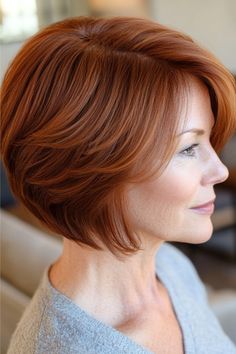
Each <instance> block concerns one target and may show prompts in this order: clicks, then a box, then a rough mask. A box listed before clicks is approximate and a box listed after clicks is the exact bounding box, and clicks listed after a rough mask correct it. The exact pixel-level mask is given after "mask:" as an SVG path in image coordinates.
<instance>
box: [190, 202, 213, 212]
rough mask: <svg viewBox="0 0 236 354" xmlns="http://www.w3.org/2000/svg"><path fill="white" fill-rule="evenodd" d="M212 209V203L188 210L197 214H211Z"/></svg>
mask: <svg viewBox="0 0 236 354" xmlns="http://www.w3.org/2000/svg"><path fill="white" fill-rule="evenodd" d="M214 208H215V204H214V202H209V203H207V204H204V205H200V206H198V207H195V208H190V209H191V210H193V211H194V212H196V213H198V214H213V212H214Z"/></svg>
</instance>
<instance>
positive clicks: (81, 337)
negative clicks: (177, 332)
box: [7, 243, 236, 354]
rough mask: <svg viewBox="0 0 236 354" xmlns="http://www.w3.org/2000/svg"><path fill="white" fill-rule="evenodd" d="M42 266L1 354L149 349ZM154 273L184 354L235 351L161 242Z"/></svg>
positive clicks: (119, 353)
mask: <svg viewBox="0 0 236 354" xmlns="http://www.w3.org/2000/svg"><path fill="white" fill-rule="evenodd" d="M48 269H49V268H47V269H45V272H44V274H43V277H42V279H41V282H40V284H39V286H38V288H37V290H36V292H35V294H34V296H33V298H32V300H31V302H30V304H29V305H28V306H27V308H26V309H25V311H24V314H23V316H22V317H21V320H20V321H19V323H18V325H17V328H16V330H15V332H14V334H13V336H12V338H11V342H10V346H9V349H8V352H7V354H26V353H27V354H48V353H50V354H76V353H78V354H95V353H96V354H111V353H115V354H124V353H129V354H148V353H149V354H150V353H151V352H150V351H149V350H147V349H146V348H144V347H142V346H140V345H139V344H137V343H135V342H134V341H133V340H131V339H130V338H129V337H127V336H125V335H124V334H122V333H121V332H119V331H117V330H116V329H114V328H113V327H111V326H109V325H106V324H105V323H103V322H100V321H98V320H97V319H95V318H94V317H92V316H91V315H90V314H88V313H87V312H85V311H84V310H83V309H82V308H80V307H79V306H78V305H76V304H75V303H74V302H72V301H71V300H70V299H69V298H68V297H66V296H65V295H63V294H62V293H60V292H59V291H58V290H57V289H55V288H54V287H53V286H52V284H51V283H50V281H49V278H48ZM156 274H157V276H158V278H159V279H160V280H161V282H162V283H163V285H164V286H165V288H166V289H167V291H168V293H169V296H170V299H171V302H172V305H173V308H174V311H175V313H176V317H177V319H178V321H179V324H180V327H181V330H182V334H183V340H184V352H185V354H236V347H235V345H234V344H233V343H232V341H231V340H230V339H229V337H228V336H227V335H226V334H225V333H224V332H223V330H222V328H221V326H220V323H219V321H218V320H217V318H216V317H215V315H214V313H213V312H212V310H211V309H210V307H209V304H208V300H207V293H206V290H205V287H204V284H203V283H202V281H201V279H200V277H199V275H198V273H197V271H196V269H195V268H194V266H193V264H192V263H191V261H190V260H189V259H188V257H186V256H185V255H184V253H182V252H181V251H180V250H178V249H177V248H176V247H174V246H173V245H171V244H168V243H164V244H162V245H161V247H160V249H159V250H158V252H157V254H156ZM157 340H158V338H157ZM160 354H161V353H160ZM171 354H172V353H171ZM173 354H174V353H173Z"/></svg>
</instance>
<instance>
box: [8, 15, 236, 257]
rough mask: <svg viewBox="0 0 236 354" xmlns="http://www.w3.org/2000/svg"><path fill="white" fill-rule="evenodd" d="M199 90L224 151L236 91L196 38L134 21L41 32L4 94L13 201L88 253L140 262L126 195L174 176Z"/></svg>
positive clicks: (86, 20)
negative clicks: (103, 251) (166, 174)
mask: <svg viewBox="0 0 236 354" xmlns="http://www.w3.org/2000/svg"><path fill="white" fill-rule="evenodd" d="M194 80H195V81H196V80H198V82H200V83H201V84H202V85H203V86H204V87H205V88H206V93H207V94H208V93H209V97H210V104H211V110H212V113H213V117H214V121H215V124H214V128H213V129H212V133H211V143H212V146H213V148H214V149H215V150H216V151H220V149H221V148H222V147H223V145H224V144H225V142H226V140H227V139H228V138H229V136H230V135H231V134H233V131H234V129H235V110H236V108H235V105H236V103H235V84H234V81H233V77H232V76H231V75H230V73H229V72H228V71H227V70H226V69H225V68H224V67H223V65H222V64H221V63H220V62H218V61H217V59H215V58H214V57H213V55H211V54H210V53H209V52H207V51H206V50H204V49H202V48H200V47H199V46H198V45H197V44H196V43H195V42H194V41H193V40H192V39H191V38H190V37H188V36H186V35H184V34H181V33H179V32H177V31H174V30H171V29H169V28H167V27H165V26H162V25H160V24H157V23H154V22H151V21H148V20H145V19H141V18H140V19H138V18H127V17H123V18H122V17H120V18H118V17H117V18H110V19H108V18H106V19H104V18H97V19H96V18H90V17H78V18H72V19H67V20H64V21H61V22H58V23H55V24H52V25H50V26H49V27H47V28H45V29H43V30H42V31H40V32H39V33H37V34H36V35H35V36H33V37H32V38H30V39H29V40H28V41H27V42H26V44H25V45H24V46H23V48H22V49H21V50H20V52H19V53H18V55H17V56H16V57H15V59H14V60H13V62H12V63H11V65H10V67H9V69H8V71H7V73H6V75H5V78H4V81H3V85H2V127H1V133H2V143H1V153H2V157H3V161H4V165H5V167H6V170H7V174H8V178H9V183H10V186H11V188H12V191H13V193H14V195H15V196H16V197H17V198H18V199H19V200H21V201H22V202H23V203H24V204H25V206H26V207H27V208H28V209H29V210H30V211H31V212H32V213H33V214H34V215H35V216H36V217H37V218H38V219H40V220H41V221H42V222H43V223H44V224H46V225H47V226H48V227H49V228H50V229H51V230H53V231H55V232H57V233H60V234H62V235H63V236H65V237H67V238H69V239H73V240H75V241H76V242H79V243H80V244H87V245H89V246H92V247H94V248H99V243H100V241H101V244H104V245H106V247H108V249H110V250H111V251H112V252H116V251H120V252H123V253H124V254H125V253H129V252H133V251H135V250H138V249H139V246H140V243H139V240H138V239H137V238H136V237H135V235H134V234H133V230H132V225H131V223H130V220H129V218H128V211H129V210H128V209H129V208H132V205H131V206H130V207H129V208H128V203H126V201H127V200H126V196H127V193H126V190H127V186H130V185H131V186H132V185H135V183H141V182H143V181H147V180H151V178H152V177H154V178H157V177H158V176H160V175H161V174H162V172H163V171H165V170H166V168H167V167H168V164H169V163H170V161H171V158H172V157H173V154H174V153H175V152H176V149H177V147H178V144H179V138H178V137H177V135H178V133H179V132H180V131H182V130H183V129H184V128H185V126H186V125H187V124H188V106H189V103H188V98H189V97H191V92H192V91H191V87H192V86H191V82H192V81H194ZM157 233H158V230H157Z"/></svg>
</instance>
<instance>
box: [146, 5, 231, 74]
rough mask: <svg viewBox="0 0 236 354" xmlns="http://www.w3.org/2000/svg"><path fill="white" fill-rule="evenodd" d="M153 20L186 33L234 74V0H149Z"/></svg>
mask: <svg viewBox="0 0 236 354" xmlns="http://www.w3.org/2000/svg"><path fill="white" fill-rule="evenodd" d="M149 1H150V4H151V12H150V14H151V16H152V18H153V19H155V20H156V21H159V22H161V23H163V24H166V25H169V26H172V27H174V28H176V29H179V30H182V31H184V32H186V33H187V34H190V35H191V36H192V37H193V38H194V39H196V40H197V41H198V42H200V43H201V44H202V45H203V46H205V47H206V48H208V49H209V50H211V51H212V52H213V53H214V54H215V55H216V56H217V57H218V58H219V59H220V60H221V61H222V62H223V64H224V65H225V66H226V67H227V68H228V69H229V70H231V71H232V72H233V73H234V74H236V0H149Z"/></svg>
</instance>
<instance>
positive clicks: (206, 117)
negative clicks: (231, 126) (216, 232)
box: [128, 81, 228, 243]
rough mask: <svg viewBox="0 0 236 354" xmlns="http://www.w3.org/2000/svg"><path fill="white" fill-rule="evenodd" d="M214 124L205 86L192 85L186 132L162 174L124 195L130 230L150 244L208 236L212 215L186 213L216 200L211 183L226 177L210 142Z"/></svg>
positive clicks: (194, 83) (204, 238)
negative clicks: (151, 242)
mask: <svg viewBox="0 0 236 354" xmlns="http://www.w3.org/2000/svg"><path fill="white" fill-rule="evenodd" d="M213 124H214V116H213V113H212V111H211V104H210V98H209V94H208V90H207V88H206V87H205V86H204V85H203V84H201V83H200V82H199V83H198V82H197V81H192V84H191V94H190V97H189V101H188V112H187V126H186V127H185V129H184V131H186V130H191V129H194V130H203V131H204V133H203V134H201V135H200V134H197V133H196V132H195V131H188V132H180V133H182V134H181V135H180V141H179V146H178V149H177V151H176V152H175V154H174V156H173V157H172V159H171V161H170V163H169V165H168V167H167V168H166V170H165V171H164V173H163V174H162V175H161V176H160V177H159V178H157V179H156V180H152V182H145V183H142V184H139V185H136V186H133V187H132V189H130V190H129V191H128V203H129V211H130V213H131V221H132V224H133V226H134V230H135V232H136V233H137V234H139V235H140V236H143V237H145V239H146V238H147V237H150V238H151V239H152V240H156V238H157V237H158V239H160V240H165V241H176V242H186V243H202V242H206V241H207V240H208V239H209V238H210V237H211V235H212V231H213V227H212V222H211V219H210V217H211V213H202V212H199V211H197V210H196V209H191V208H193V207H196V206H198V205H201V204H205V203H207V202H208V201H210V200H212V199H214V198H215V193H214V185H215V184H217V183H221V182H223V181H225V180H226V179H227V178H228V169H227V168H226V166H225V165H223V164H222V162H221V161H220V160H219V158H218V156H217V155H216V153H215V151H214V149H213V148H212V146H211V143H210V133H211V129H212V126H213Z"/></svg>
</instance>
